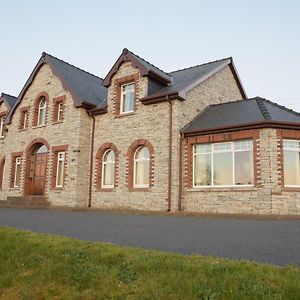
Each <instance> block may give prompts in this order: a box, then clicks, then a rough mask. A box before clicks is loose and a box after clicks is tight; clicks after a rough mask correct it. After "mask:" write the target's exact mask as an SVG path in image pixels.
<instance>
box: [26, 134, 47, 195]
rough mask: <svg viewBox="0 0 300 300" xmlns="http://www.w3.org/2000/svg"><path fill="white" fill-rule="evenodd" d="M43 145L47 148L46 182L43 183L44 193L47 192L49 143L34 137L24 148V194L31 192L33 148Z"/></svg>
mask: <svg viewBox="0 0 300 300" xmlns="http://www.w3.org/2000/svg"><path fill="white" fill-rule="evenodd" d="M41 145H45V146H46V147H47V149H48V154H47V162H46V165H47V169H46V183H45V193H47V183H48V175H49V170H48V161H49V155H50V145H49V143H48V142H47V141H46V140H45V139H44V138H36V139H34V140H32V141H31V142H30V143H29V145H28V146H27V147H26V150H25V172H24V174H25V184H24V195H30V194H31V193H32V175H31V162H32V159H33V156H34V152H35V150H36V149H37V148H38V147H39V146H41Z"/></svg>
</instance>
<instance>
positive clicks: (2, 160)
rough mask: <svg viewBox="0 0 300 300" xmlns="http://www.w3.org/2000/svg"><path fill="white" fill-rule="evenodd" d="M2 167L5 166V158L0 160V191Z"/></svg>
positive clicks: (2, 175)
mask: <svg viewBox="0 0 300 300" xmlns="http://www.w3.org/2000/svg"><path fill="white" fill-rule="evenodd" d="M4 165H5V157H3V158H2V159H0V190H1V189H2V184H3V177H4Z"/></svg>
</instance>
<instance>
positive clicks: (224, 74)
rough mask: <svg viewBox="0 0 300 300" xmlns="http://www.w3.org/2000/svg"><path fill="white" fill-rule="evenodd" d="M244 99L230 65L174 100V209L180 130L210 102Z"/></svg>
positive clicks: (173, 206)
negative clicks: (185, 94)
mask: <svg viewBox="0 0 300 300" xmlns="http://www.w3.org/2000/svg"><path fill="white" fill-rule="evenodd" d="M240 99H243V96H242V94H241V92H240V89H239V87H238V85H237V83H236V80H235V79H234V76H233V74H232V71H231V69H230V67H229V66H226V67H224V68H223V69H222V70H220V71H219V72H217V73H216V74H214V75H213V76H211V77H209V78H208V79H207V80H205V81H204V82H202V83H201V84H200V85H198V86H196V87H195V88H193V89H192V90H191V91H190V92H188V94H187V99H186V101H176V102H174V108H173V110H174V124H173V148H172V152H173V156H172V164H173V165H172V178H173V180H172V203H173V204H172V210H177V208H178V200H179V151H180V150H179V149H180V130H181V129H182V128H183V127H184V126H185V125H187V124H188V123H189V122H190V121H192V120H193V119H194V118H195V117H196V116H197V115H198V114H199V113H200V112H201V111H203V110H204V109H205V108H206V107H207V106H208V105H210V104H218V103H225V102H229V101H235V100H240Z"/></svg>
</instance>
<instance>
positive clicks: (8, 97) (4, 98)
mask: <svg viewBox="0 0 300 300" xmlns="http://www.w3.org/2000/svg"><path fill="white" fill-rule="evenodd" d="M1 101H5V103H6V105H7V108H8V110H11V108H12V107H13V106H14V104H15V103H16V101H17V97H14V96H11V95H8V94H5V93H2V94H1V97H0V102H1Z"/></svg>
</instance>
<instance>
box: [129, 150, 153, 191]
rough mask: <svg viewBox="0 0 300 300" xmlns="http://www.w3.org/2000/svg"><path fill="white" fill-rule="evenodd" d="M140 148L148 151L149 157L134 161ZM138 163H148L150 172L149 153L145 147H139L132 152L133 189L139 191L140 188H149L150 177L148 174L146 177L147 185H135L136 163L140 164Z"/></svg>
mask: <svg viewBox="0 0 300 300" xmlns="http://www.w3.org/2000/svg"><path fill="white" fill-rule="evenodd" d="M142 148H146V149H147V150H148V152H149V157H148V158H141V159H136V154H137V152H138V151H140V150H141V149H142ZM140 161H142V162H144V161H148V162H149V172H150V167H151V166H150V151H149V149H148V148H147V147H146V146H140V147H138V148H137V149H136V150H135V152H134V156H133V187H134V188H138V189H140V188H149V186H150V176H149V175H150V174H149V175H148V176H149V178H148V180H149V183H148V184H136V163H137V162H140Z"/></svg>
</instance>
